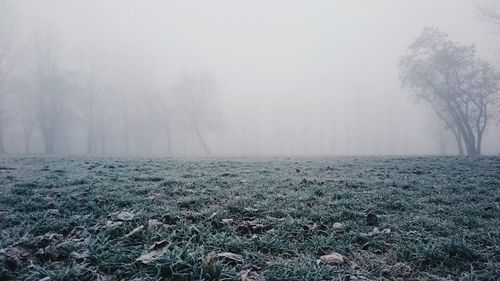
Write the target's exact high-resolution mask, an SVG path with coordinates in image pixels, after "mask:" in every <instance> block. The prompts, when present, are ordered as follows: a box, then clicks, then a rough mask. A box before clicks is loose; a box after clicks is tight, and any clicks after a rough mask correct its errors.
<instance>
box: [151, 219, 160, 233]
mask: <svg viewBox="0 0 500 281" xmlns="http://www.w3.org/2000/svg"><path fill="white" fill-rule="evenodd" d="M162 227H163V223H161V222H159V221H158V220H155V219H150V220H148V229H149V230H155V229H159V228H162Z"/></svg>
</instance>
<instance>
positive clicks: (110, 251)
mask: <svg viewBox="0 0 500 281" xmlns="http://www.w3.org/2000/svg"><path fill="white" fill-rule="evenodd" d="M499 225H500V158H499V157H483V158H454V157H439V158H438V157H410V158H396V157H393V158H383V157H371V158H368V157H365V158H349V157H346V158H265V159H263V158H261V159H257V158H255V159H251V158H249V159H236V158H222V159H215V158H214V159H206V158H204V159H166V158H157V159H152V158H134V159H133V158H75V157H73V158H72V157H67V158H56V157H24V158H23V157H4V158H0V230H1V239H0V249H2V250H1V252H0V280H40V279H43V278H45V279H44V280H134V279H135V280H244V281H252V280H397V279H398V280H460V279H462V280H498V278H499V276H500V228H499V227H498V226H499ZM49 278H50V279H49Z"/></svg>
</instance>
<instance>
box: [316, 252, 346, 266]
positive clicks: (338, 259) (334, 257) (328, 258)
mask: <svg viewBox="0 0 500 281" xmlns="http://www.w3.org/2000/svg"><path fill="white" fill-rule="evenodd" d="M321 262H322V263H326V264H341V263H343V262H344V256H342V255H341V254H339V253H335V252H333V253H331V254H329V255H324V256H321V257H320V258H319V260H318V264H319V263H321Z"/></svg>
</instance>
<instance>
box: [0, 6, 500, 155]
mask: <svg viewBox="0 0 500 281" xmlns="http://www.w3.org/2000/svg"><path fill="white" fill-rule="evenodd" d="M3 2H5V3H7V4H4V5H3V6H0V9H4V11H3V12H4V13H1V12H0V15H3V16H4V21H6V20H7V19H8V20H10V21H11V22H13V26H14V28H13V29H12V30H13V32H12V36H11V37H12V38H13V39H12V40H13V42H14V44H13V46H14V47H13V48H15V49H16V54H17V55H16V60H15V61H16V63H15V66H14V67H13V70H12V73H11V75H10V83H9V86H8V87H6V88H8V91H7V92H8V93H9V94H7V95H5V97H4V98H3V99H2V101H1V102H2V108H3V113H2V114H3V119H4V122H3V125H2V127H3V140H4V146H5V151H6V152H8V153H26V152H29V153H44V152H45V153H47V152H48V153H64V154H112V155H124V154H129V155H159V156H163V155H204V154H208V153H210V154H211V155H414V154H456V153H457V148H456V145H455V143H454V140H453V136H452V135H451V133H450V132H449V131H446V130H444V125H443V124H442V122H441V121H440V120H439V119H438V118H437V116H436V114H435V113H434V112H433V111H432V109H431V108H430V107H429V106H427V105H426V104H423V103H418V102H416V101H415V99H414V98H413V97H412V95H411V93H410V91H409V90H408V89H405V88H402V87H401V82H400V80H399V78H398V62H399V59H400V57H401V56H402V55H403V54H405V52H406V50H407V48H408V46H409V45H410V44H411V43H412V42H413V40H415V38H416V37H417V36H418V35H419V34H420V33H421V31H422V29H423V28H424V27H426V26H435V27H437V28H439V29H440V30H442V31H444V32H446V33H448V34H449V37H450V39H452V40H454V41H457V42H460V43H461V44H465V45H470V44H475V46H476V48H477V51H478V56H479V57H481V58H482V59H484V60H486V61H489V62H491V63H492V64H495V66H497V67H498V60H499V58H500V57H499V56H497V53H496V51H497V50H498V49H500V41H499V38H498V35H497V34H495V31H496V30H495V28H497V29H498V30H500V28H498V27H495V26H493V25H489V24H488V23H485V22H484V21H482V20H481V19H480V18H479V17H478V9H477V7H478V5H481V4H482V3H484V1H483V2H476V1H470V0H439V1H436V0H418V1H417V0H412V1H401V0H383V1H370V0H365V1H361V0H356V1H347V0H346V1H326V0H325V1H289V0H287V1H285V0H281V1H278V0H276V1H243V0H214V1H186V0H182V1H181V0H179V1H126V0H108V1H97V0H96V1H89V0H86V1H76V0H75V1H73V0H59V1H55V0H44V1H37V0H20V1H5V0H3ZM492 3H494V2H492ZM6 11H7V13H5V12H6ZM6 15H8V17H6ZM41 65H45V66H47V65H49V66H47V67H45V68H43V67H42V68H43V69H50V71H53V72H51V73H52V74H54V73H55V74H54V75H53V76H52V77H58V79H59V78H61V77H64V78H61V79H60V80H58V81H64V83H63V82H61V83H60V84H58V85H59V86H57V87H55V86H53V84H50V85H52V86H50V85H49V86H47V84H43V85H45V86H47V87H52V88H50V89H49V91H52V92H54V91H55V92H60V95H59V97H64V98H60V99H61V100H62V101H61V102H60V104H58V105H57V106H55V107H54V106H53V104H52V105H51V107H50V108H49V109H48V112H49V113H47V116H44V115H42V114H40V112H38V111H37V110H38V108H39V107H40V104H39V103H43V101H40V99H36V98H32V97H31V96H30V93H31V92H36V88H37V87H40V85H41V84H40V81H39V80H37V78H36V77H38V78H40V75H39V76H37V74H36V73H39V72H40V69H41V67H40V66H41ZM37 81H38V82H37ZM37 83H38V84H37ZM47 83H48V82H47ZM36 85H38V86H36ZM61 85H62V86H61ZM54 87H55V88H54ZM23 95H24V96H26V97H25V98H24V99H20V98H19V97H22V96H23ZM20 100H21V101H20ZM22 100H24V102H23V101H22ZM35 109H37V110H35ZM30 112H31V113H30ZM54 112H57V114H56V113H54ZM89 112H92V113H89ZM41 118H45V119H50V118H52V119H54V118H57V119H58V120H59V121H58V122H57V124H58V125H57V126H56V127H57V129H54V128H52V129H53V130H54V134H53V135H54V137H53V138H54V139H53V140H50V139H47V137H46V136H45V137H44V133H43V132H42V127H43V126H41V125H40V124H42V123H43V122H40V119H41ZM45 119H44V120H45ZM52 119H50V120H52ZM489 122H490V123H489V125H488V127H487V130H486V131H485V135H484V138H483V149H482V151H483V154H497V153H499V152H500V142H499V140H500V127H499V124H498V118H497V119H496V120H490V121H489ZM53 123H54V122H53ZM52 126H55V125H52ZM45 130H49V129H47V128H45ZM48 142H53V145H52V147H47V143H48Z"/></svg>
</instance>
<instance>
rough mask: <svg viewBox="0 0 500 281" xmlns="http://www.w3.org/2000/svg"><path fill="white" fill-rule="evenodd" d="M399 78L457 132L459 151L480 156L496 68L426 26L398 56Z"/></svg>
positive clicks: (494, 97)
mask: <svg viewBox="0 0 500 281" xmlns="http://www.w3.org/2000/svg"><path fill="white" fill-rule="evenodd" d="M399 70H400V80H401V82H402V85H403V86H404V87H407V88H409V89H410V90H411V91H412V93H413V95H414V96H415V97H416V99H417V100H418V101H424V102H426V103H428V104H429V105H430V106H432V108H433V109H434V111H435V113H436V114H437V116H438V117H439V118H440V119H441V120H442V121H443V122H444V123H445V125H446V128H447V129H449V130H451V132H452V133H453V135H454V136H455V139H456V142H457V146H458V150H459V153H460V154H464V147H465V151H466V152H467V154H468V155H480V154H481V143H482V138H483V134H484V131H485V129H486V127H487V124H488V120H490V119H491V117H492V115H493V111H492V110H490V108H491V107H492V105H494V104H495V103H496V102H497V93H498V90H499V86H498V82H499V80H500V76H499V73H498V72H497V71H496V70H495V68H494V67H493V66H492V65H491V64H490V63H488V62H486V61H483V60H481V59H480V58H478V57H477V55H476V49H475V47H474V46H473V45H471V46H464V45H461V44H459V43H456V42H454V41H451V40H450V39H449V38H448V35H447V34H446V33H444V32H442V31H440V30H438V29H437V28H433V27H428V28H425V29H424V31H423V32H422V34H421V35H420V36H419V37H418V38H417V39H416V40H415V41H414V42H413V43H412V44H411V45H410V46H409V48H408V52H407V54H405V55H404V56H403V57H401V59H400V63H399Z"/></svg>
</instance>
